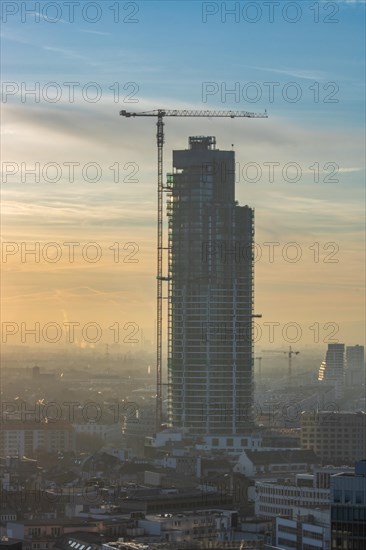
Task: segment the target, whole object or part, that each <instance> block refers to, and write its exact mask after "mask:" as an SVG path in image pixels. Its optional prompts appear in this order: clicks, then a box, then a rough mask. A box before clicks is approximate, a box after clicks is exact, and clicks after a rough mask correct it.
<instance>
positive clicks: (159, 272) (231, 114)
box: [120, 109, 268, 431]
mask: <svg viewBox="0 0 366 550" xmlns="http://www.w3.org/2000/svg"><path fill="white" fill-rule="evenodd" d="M120 115H121V116H124V117H126V118H135V117H140V116H143V117H156V118H157V122H156V127H157V130H156V143H157V152H158V158H157V161H158V174H157V183H158V186H157V187H158V189H157V209H158V220H157V265H156V318H157V322H156V431H159V430H160V428H161V425H162V404H163V396H162V386H163V383H162V348H163V345H162V344H163V281H164V280H168V279H167V277H163V193H164V184H163V148H164V121H163V119H164V117H166V116H169V117H204V118H213V117H220V118H222V117H225V118H242V117H245V118H268V115H267V111H265V112H264V113H251V112H249V111H210V110H188V109H180V110H177V109H155V110H153V111H142V112H137V113H134V112H129V111H126V110H122V111H120Z"/></svg>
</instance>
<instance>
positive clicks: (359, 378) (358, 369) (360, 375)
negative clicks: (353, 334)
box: [346, 345, 366, 386]
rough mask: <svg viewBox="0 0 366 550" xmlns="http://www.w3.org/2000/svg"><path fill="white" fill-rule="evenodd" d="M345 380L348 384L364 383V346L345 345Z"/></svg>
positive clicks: (365, 373) (365, 374) (365, 375)
mask: <svg viewBox="0 0 366 550" xmlns="http://www.w3.org/2000/svg"><path fill="white" fill-rule="evenodd" d="M346 365H347V369H346V382H347V385H348V386H358V385H362V384H364V383H365V377H366V372H365V348H364V346H359V345H356V346H347V348H346Z"/></svg>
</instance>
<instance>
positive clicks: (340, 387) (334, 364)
mask: <svg viewBox="0 0 366 550" xmlns="http://www.w3.org/2000/svg"><path fill="white" fill-rule="evenodd" d="M318 380H319V381H321V382H325V383H327V384H330V385H332V386H334V389H335V397H336V398H340V397H342V395H343V392H344V382H345V355H344V344H328V350H327V354H326V357H325V361H323V363H322V364H321V366H320V369H319V376H318Z"/></svg>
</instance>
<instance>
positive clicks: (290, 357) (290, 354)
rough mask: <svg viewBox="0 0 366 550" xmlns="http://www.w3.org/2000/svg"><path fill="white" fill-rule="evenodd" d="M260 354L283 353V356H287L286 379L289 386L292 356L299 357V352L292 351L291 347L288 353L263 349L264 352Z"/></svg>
mask: <svg viewBox="0 0 366 550" xmlns="http://www.w3.org/2000/svg"><path fill="white" fill-rule="evenodd" d="M262 352H264V353H284V354H285V355H287V357H288V373H287V377H288V382H289V384H291V383H292V356H293V355H299V353H300V352H299V351H294V350H293V349H292V347H291V346H289V349H288V351H283V350H281V349H274V350H271V349H264V350H262Z"/></svg>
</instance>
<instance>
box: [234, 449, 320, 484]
mask: <svg viewBox="0 0 366 550" xmlns="http://www.w3.org/2000/svg"><path fill="white" fill-rule="evenodd" d="M319 463H320V461H319V459H318V457H317V456H316V455H315V453H314V452H313V451H311V450H309V451H307V450H281V451H279V450H276V451H244V452H243V453H242V454H241V455H240V457H239V460H238V462H237V464H236V466H235V468H234V471H235V472H239V473H241V474H244V475H245V476H247V477H250V478H255V477H258V476H262V477H267V478H270V477H272V478H274V477H278V476H279V475H286V474H289V473H294V472H299V473H300V472H309V471H311V470H313V469H314V467H315V466H316V465H318V464H319Z"/></svg>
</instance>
